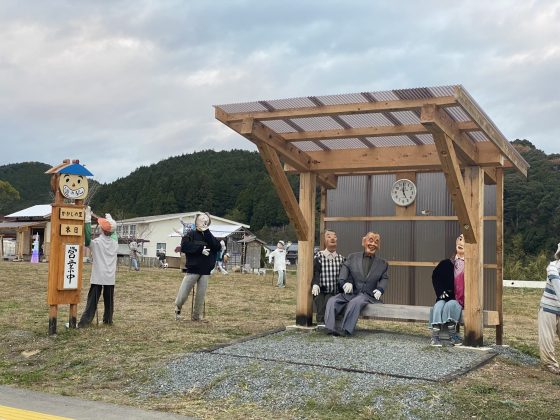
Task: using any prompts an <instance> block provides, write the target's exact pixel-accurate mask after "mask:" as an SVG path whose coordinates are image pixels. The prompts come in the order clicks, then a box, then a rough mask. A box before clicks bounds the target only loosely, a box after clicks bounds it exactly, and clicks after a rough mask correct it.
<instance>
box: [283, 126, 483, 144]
mask: <svg viewBox="0 0 560 420" xmlns="http://www.w3.org/2000/svg"><path fill="white" fill-rule="evenodd" d="M457 128H458V129H459V130H464V131H474V130H478V129H479V128H478V126H477V125H476V124H475V123H473V122H471V121H467V122H462V123H457ZM416 134H429V131H428V130H427V129H426V127H424V126H423V125H422V124H410V125H394V126H393V125H389V126H379V127H363V128H348V129H343V128H340V129H336V130H317V131H304V132H294V133H284V134H282V137H283V138H284V140H286V141H287V142H293V141H311V140H334V139H344V138H353V137H385V136H406V135H416Z"/></svg>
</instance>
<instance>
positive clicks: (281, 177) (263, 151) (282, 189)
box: [256, 142, 309, 241]
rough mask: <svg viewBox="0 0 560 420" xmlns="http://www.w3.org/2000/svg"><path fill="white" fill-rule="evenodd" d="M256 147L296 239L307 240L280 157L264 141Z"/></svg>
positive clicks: (302, 218)
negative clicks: (291, 224) (293, 229)
mask: <svg viewBox="0 0 560 420" xmlns="http://www.w3.org/2000/svg"><path fill="white" fill-rule="evenodd" d="M256 144H257V148H258V149H259V153H260V155H261V158H262V160H263V162H264V166H265V168H266V170H267V171H268V174H269V175H270V179H271V180H272V183H273V184H274V186H275V187H276V192H277V193H278V197H279V198H280V201H281V202H282V205H283V206H284V209H285V210H286V213H287V214H288V217H289V219H290V221H291V222H292V223H293V224H294V227H295V230H296V234H297V236H298V240H300V241H307V240H308V235H309V232H308V226H307V222H306V221H305V218H304V217H303V213H302V212H301V210H300V208H299V203H298V201H297V199H296V197H295V195H294V192H293V191H292V187H291V185H290V183H289V181H288V177H287V176H286V174H285V173H284V170H283V169H282V164H281V163H280V158H279V157H278V155H277V154H276V151H275V150H274V149H273V148H272V147H270V146H269V145H268V144H266V143H261V142H257V143H256Z"/></svg>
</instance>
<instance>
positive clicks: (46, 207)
mask: <svg viewBox="0 0 560 420" xmlns="http://www.w3.org/2000/svg"><path fill="white" fill-rule="evenodd" d="M51 211H52V206H51V205H50V204H37V205H35V206H31V207H28V208H26V209H23V210H20V211H16V212H15V213H12V214H8V215H7V216H6V218H12V219H17V218H22V217H27V218H29V217H37V218H39V217H40V218H44V219H48V218H49V217H50V215H51Z"/></svg>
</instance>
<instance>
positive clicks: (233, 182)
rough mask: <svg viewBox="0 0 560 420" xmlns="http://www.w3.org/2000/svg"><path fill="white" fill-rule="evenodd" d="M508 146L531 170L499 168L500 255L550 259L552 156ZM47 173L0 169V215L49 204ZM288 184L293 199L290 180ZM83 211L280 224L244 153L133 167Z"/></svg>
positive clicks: (558, 227)
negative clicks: (193, 214) (7, 191)
mask: <svg viewBox="0 0 560 420" xmlns="http://www.w3.org/2000/svg"><path fill="white" fill-rule="evenodd" d="M513 145H514V146H515V147H516V148H517V150H518V151H519V152H520V153H521V155H522V156H523V157H524V158H525V159H526V160H527V162H529V164H530V165H531V167H530V169H529V176H528V179H525V178H523V177H522V176H520V175H518V174H517V173H516V172H514V171H511V170H509V171H506V176H505V193H504V219H505V220H504V230H505V248H506V254H507V255H509V256H512V257H514V258H517V259H522V258H523V257H524V256H525V255H537V254H539V253H541V252H546V254H547V255H548V256H550V255H551V254H552V253H553V251H554V250H555V249H556V244H557V243H558V242H560V212H559V210H558V209H559V208H560V155H557V154H556V155H546V154H545V153H544V152H542V151H540V150H538V149H536V148H535V147H534V146H533V145H532V144H531V143H530V142H529V141H527V140H516V141H514V142H513ZM47 169H49V165H46V164H43V163H37V162H29V163H19V164H10V165H6V166H0V201H5V199H4V198H3V197H4V195H2V192H3V191H2V186H3V185H4V184H5V181H8V183H9V184H11V186H13V188H15V189H16V190H17V191H18V192H19V195H20V196H21V199H20V200H19V201H14V202H13V203H12V205H11V207H10V209H9V210H10V211H5V214H6V213H9V212H12V211H17V210H20V209H22V208H25V207H28V206H31V205H33V204H45V203H49V202H50V201H51V198H50V195H49V193H50V188H49V178H50V177H49V176H48V175H45V174H44V172H45V171H46V170H47ZM289 179H290V182H291V183H292V187H293V189H294V191H296V194H297V184H298V178H297V177H294V176H290V177H289ZM2 181H4V183H2ZM0 204H1V203H0ZM91 206H92V207H93V209H94V210H95V211H96V212H106V211H109V212H111V213H113V215H114V216H115V217H117V218H119V219H120V218H125V217H126V218H128V217H135V216H147V215H154V214H165V213H179V212H187V211H194V210H202V211H208V212H210V213H212V214H215V215H217V216H222V217H226V218H231V219H233V220H237V221H240V222H244V223H248V224H250V225H251V229H252V230H253V231H255V232H256V231H259V230H260V229H261V228H262V227H263V226H265V225H266V226H269V227H271V226H272V227H274V226H282V225H285V224H287V223H288V220H287V217H286V214H285V212H284V209H283V208H282V205H281V203H280V201H279V199H278V197H277V195H276V191H275V189H274V187H273V186H272V183H271V181H270V178H269V176H268V173H267V172H266V170H265V168H264V165H263V163H262V160H261V158H260V156H259V155H258V153H256V152H249V151H245V150H232V151H221V152H215V151H212V150H208V151H203V152H198V153H193V154H188V155H181V156H176V157H172V158H169V159H166V160H163V161H161V162H158V163H157V164H154V165H151V166H147V167H140V168H138V169H136V170H135V171H134V172H132V173H131V174H130V175H128V176H127V177H125V178H121V179H118V180H116V181H114V182H112V183H110V184H103V185H101V186H100V187H99V188H98V189H97V192H96V193H95V195H94V196H93V197H92V199H91ZM0 213H1V212H0ZM290 239H292V240H294V239H295V237H293V238H290Z"/></svg>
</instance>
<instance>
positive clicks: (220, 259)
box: [216, 239, 228, 274]
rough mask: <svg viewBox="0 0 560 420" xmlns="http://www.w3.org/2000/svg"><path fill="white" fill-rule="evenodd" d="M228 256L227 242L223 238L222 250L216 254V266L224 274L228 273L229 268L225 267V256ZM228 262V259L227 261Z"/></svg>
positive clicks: (221, 242)
mask: <svg viewBox="0 0 560 420" xmlns="http://www.w3.org/2000/svg"><path fill="white" fill-rule="evenodd" d="M225 256H226V243H225V242H224V240H223V239H222V240H221V241H220V250H219V251H218V253H217V254H216V267H217V268H218V270H219V271H220V273H222V274H228V272H227V270H226V269H225V267H224V258H225ZM226 262H227V261H226Z"/></svg>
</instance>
